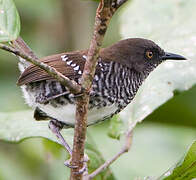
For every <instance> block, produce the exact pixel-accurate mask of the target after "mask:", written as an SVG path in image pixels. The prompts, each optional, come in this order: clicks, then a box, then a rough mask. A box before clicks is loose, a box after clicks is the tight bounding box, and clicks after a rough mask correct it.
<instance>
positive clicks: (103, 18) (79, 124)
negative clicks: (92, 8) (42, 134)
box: [70, 0, 127, 180]
mask: <svg viewBox="0 0 196 180" xmlns="http://www.w3.org/2000/svg"><path fill="white" fill-rule="evenodd" d="M125 1H127V0H123V2H122V0H121V1H119V0H101V1H100V3H99V6H98V8H97V11H96V17H95V26H94V34H93V38H92V40H91V44H90V48H89V51H88V56H87V60H86V63H85V67H84V72H83V75H82V80H81V85H82V88H83V89H84V92H83V96H82V97H79V98H78V100H77V103H76V108H77V109H76V122H75V129H74V143H73V154H72V165H73V166H77V167H78V168H76V169H72V170H71V177H70V179H71V180H81V179H82V177H83V174H77V172H79V169H81V168H82V167H83V164H84V163H83V161H84V145H85V138H86V127H87V112H88V105H89V93H90V89H91V86H92V81H93V78H94V74H95V69H96V65H97V61H98V59H97V57H98V55H99V50H100V48H101V45H102V42H103V38H104V35H105V33H106V30H107V27H108V24H109V22H110V19H111V18H112V15H113V14H114V12H115V11H116V10H117V9H118V8H119V7H120V5H121V4H120V5H119V3H122V4H123V3H124V2H125Z"/></svg>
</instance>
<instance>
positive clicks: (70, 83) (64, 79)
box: [0, 43, 81, 94]
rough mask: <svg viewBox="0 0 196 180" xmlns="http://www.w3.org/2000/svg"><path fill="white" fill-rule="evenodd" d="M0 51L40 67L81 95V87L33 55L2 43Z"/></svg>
mask: <svg viewBox="0 0 196 180" xmlns="http://www.w3.org/2000/svg"><path fill="white" fill-rule="evenodd" d="M0 49H3V50H5V51H8V52H11V53H13V54H15V55H16V56H20V57H21V58H23V59H25V60H26V61H28V62H30V63H32V64H34V65H36V66H38V67H40V68H41V69H43V70H44V71H46V72H47V73H48V74H49V75H51V76H52V77H54V78H55V79H57V81H59V82H60V83H61V84H62V85H64V86H66V87H67V88H68V89H69V91H70V92H71V93H74V94H78V93H81V86H80V85H78V84H77V83H76V82H75V81H73V80H70V79H69V78H67V77H65V76H64V75H63V74H61V73H60V72H58V71H57V70H56V69H55V68H53V67H50V66H48V65H47V64H45V63H43V62H41V61H38V59H37V58H35V57H34V58H33V57H31V55H26V54H25V53H23V52H22V51H21V50H18V49H15V48H13V47H10V46H7V45H5V44H2V43H0Z"/></svg>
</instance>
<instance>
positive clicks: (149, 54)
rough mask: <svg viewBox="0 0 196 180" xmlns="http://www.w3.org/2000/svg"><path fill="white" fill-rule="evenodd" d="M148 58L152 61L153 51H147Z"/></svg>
mask: <svg viewBox="0 0 196 180" xmlns="http://www.w3.org/2000/svg"><path fill="white" fill-rule="evenodd" d="M146 57H147V58H148V59H152V57H153V52H152V51H146Z"/></svg>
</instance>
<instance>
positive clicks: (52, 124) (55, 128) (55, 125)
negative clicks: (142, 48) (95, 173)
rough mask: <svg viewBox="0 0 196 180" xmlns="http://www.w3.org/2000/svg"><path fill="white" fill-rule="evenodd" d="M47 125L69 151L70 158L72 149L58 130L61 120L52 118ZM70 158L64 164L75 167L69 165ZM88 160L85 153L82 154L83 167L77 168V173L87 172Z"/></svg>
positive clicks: (60, 127) (60, 128) (60, 126)
mask: <svg viewBox="0 0 196 180" xmlns="http://www.w3.org/2000/svg"><path fill="white" fill-rule="evenodd" d="M48 126H49V128H50V130H51V131H52V132H53V133H54V134H55V135H56V137H57V138H58V140H59V141H60V144H62V145H63V146H64V147H65V149H66V150H67V152H68V153H69V155H70V157H71V158H72V149H71V148H70V146H69V144H68V143H67V142H66V141H65V139H64V138H63V136H62V134H61V133H60V131H61V130H62V128H63V124H62V123H61V122H59V121H57V120H55V119H52V120H50V122H49V124H48ZM71 158H70V159H69V160H67V161H65V162H64V165H65V166H67V167H69V168H77V166H72V165H71ZM88 160H89V158H88V156H87V155H86V154H85V156H84V167H83V168H82V169H80V170H79V172H78V174H82V173H84V172H87V162H88Z"/></svg>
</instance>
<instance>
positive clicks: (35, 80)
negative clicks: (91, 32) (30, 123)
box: [18, 38, 186, 154]
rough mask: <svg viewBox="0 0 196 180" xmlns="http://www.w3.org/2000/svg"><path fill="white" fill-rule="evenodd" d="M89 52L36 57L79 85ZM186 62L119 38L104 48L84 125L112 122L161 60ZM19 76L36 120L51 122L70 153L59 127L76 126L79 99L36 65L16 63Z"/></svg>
mask: <svg viewBox="0 0 196 180" xmlns="http://www.w3.org/2000/svg"><path fill="white" fill-rule="evenodd" d="M87 53H88V50H83V51H74V52H66V53H62V54H57V55H52V56H48V57H44V58H42V59H40V61H41V62H44V63H46V64H47V65H49V66H51V67H53V68H55V69H56V70H57V71H59V72H61V73H62V74H63V75H64V76H66V77H68V78H70V79H71V80H75V81H76V82H77V83H79V84H80V78H81V76H82V73H83V69H84V65H85V62H86V58H87ZM168 59H170V60H186V58H185V57H183V56H180V55H177V54H172V53H167V52H165V51H164V50H162V49H161V48H160V47H159V46H158V45H156V44H155V43H154V42H153V41H151V40H147V39H142V38H130V39H125V40H121V41H119V42H117V43H115V44H114V45H112V46H110V47H107V48H102V49H101V50H100V53H99V57H98V63H97V65H96V72H95V76H94V79H93V84H92V89H91V91H90V102H89V107H88V122H87V124H88V126H89V125H93V124H95V123H98V122H101V121H104V120H106V119H109V118H111V117H112V116H113V115H115V114H117V113H119V112H120V111H121V110H122V109H124V108H125V107H126V106H127V105H128V104H129V103H130V102H131V101H132V100H133V98H134V97H135V95H136V93H137V91H138V89H139V87H140V86H141V84H142V83H143V82H144V80H145V79H146V77H147V76H148V75H149V73H150V72H152V71H153V70H154V69H155V68H156V67H157V66H158V65H159V64H160V63H162V62H164V61H165V60H168ZM19 67H20V69H21V71H22V74H21V76H20V78H19V80H18V85H20V86H21V87H22V90H23V93H24V97H25V100H26V102H27V104H28V105H30V106H31V107H33V108H34V109H35V113H34V117H35V119H36V120H50V123H49V127H50V129H51V130H52V132H54V133H55V134H56V136H57V137H58V138H59V139H60V141H61V143H62V144H63V145H64V146H65V147H66V149H67V150H68V152H69V153H70V154H71V149H70V147H69V146H68V145H67V144H66V142H65V140H64V139H63V137H62V136H61V134H60V130H61V129H62V128H67V127H74V123H75V102H76V98H77V95H75V94H71V93H70V92H69V91H68V90H67V88H66V87H64V86H63V85H61V84H60V83H59V82H58V81H56V80H55V79H54V78H53V77H51V76H50V75H48V74H47V73H46V72H45V71H44V70H42V69H40V68H39V67H37V66H34V65H29V66H25V63H24V61H23V62H21V63H20V65H19Z"/></svg>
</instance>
